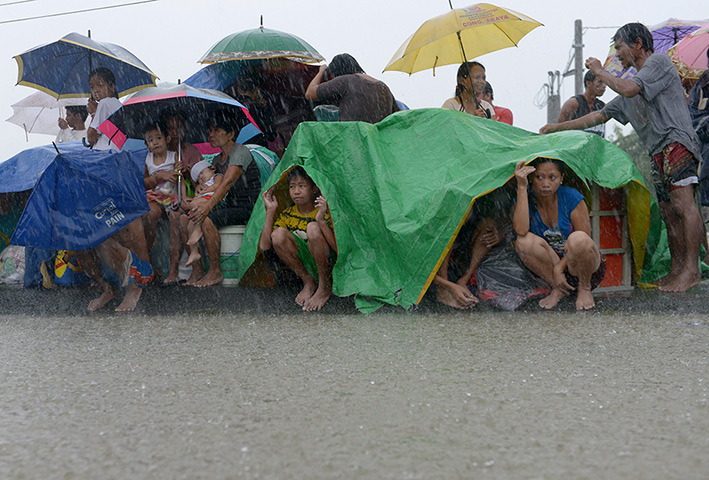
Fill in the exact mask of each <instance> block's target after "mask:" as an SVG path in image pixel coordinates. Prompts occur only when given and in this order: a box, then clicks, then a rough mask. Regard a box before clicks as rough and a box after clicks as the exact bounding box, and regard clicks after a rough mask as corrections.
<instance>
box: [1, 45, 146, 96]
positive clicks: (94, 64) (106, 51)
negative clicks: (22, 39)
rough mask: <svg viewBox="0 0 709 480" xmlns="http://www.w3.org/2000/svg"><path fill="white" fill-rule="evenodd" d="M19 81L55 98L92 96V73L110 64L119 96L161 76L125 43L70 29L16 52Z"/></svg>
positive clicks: (109, 67) (140, 87) (138, 88)
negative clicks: (46, 41) (122, 44)
mask: <svg viewBox="0 0 709 480" xmlns="http://www.w3.org/2000/svg"><path fill="white" fill-rule="evenodd" d="M14 58H15V60H17V66H18V69H19V72H18V76H17V84H18V85H26V86H28V87H32V88H36V89H38V90H41V91H43V92H45V93H48V94H49V95H52V96H53V97H55V98H68V97H88V96H89V95H90V94H91V91H90V90H89V73H90V72H91V71H92V70H95V69H96V68H98V67H105V68H108V69H109V70H111V71H112V72H113V74H114V75H115V76H116V92H118V96H123V95H128V94H129V93H133V92H135V91H137V90H140V89H142V88H145V87H148V86H151V85H155V80H156V79H157V76H156V75H155V74H154V73H153V72H151V71H150V69H149V68H148V67H147V66H145V64H144V63H143V62H141V61H140V60H139V59H138V57H136V56H135V55H133V54H132V53H130V52H129V51H128V50H126V49H125V48H123V47H120V46H118V45H114V44H112V43H104V42H97V41H95V40H92V39H91V38H89V37H85V36H84V35H80V34H78V33H70V34H69V35H66V36H65V37H62V38H60V39H59V40H57V41H56V42H52V43H48V44H46V45H41V46H39V47H35V48H32V49H30V50H27V51H26V52H25V53H22V54H20V55H16V56H15V57H14Z"/></svg>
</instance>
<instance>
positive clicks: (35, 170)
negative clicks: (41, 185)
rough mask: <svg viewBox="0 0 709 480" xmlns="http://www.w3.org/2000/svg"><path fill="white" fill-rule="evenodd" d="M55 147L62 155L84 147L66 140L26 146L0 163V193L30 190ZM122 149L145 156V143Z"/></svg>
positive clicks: (126, 146) (134, 143)
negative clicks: (57, 142)
mask: <svg viewBox="0 0 709 480" xmlns="http://www.w3.org/2000/svg"><path fill="white" fill-rule="evenodd" d="M57 149H59V152H61V153H62V154H63V155H69V154H76V153H82V152H85V151H86V147H85V146H84V145H83V144H82V143H81V142H66V143H60V144H58V145H57V148H54V145H43V146H41V147H33V148H28V149H27V150H23V151H21V152H20V153H18V154H17V155H14V156H12V157H10V158H8V159H7V160H5V161H4V162H1V163H0V178H2V182H0V193H10V192H24V191H25V190H31V189H33V188H34V186H35V184H36V183H37V179H38V178H39V176H40V175H42V172H44V170H45V169H46V168H47V167H48V166H49V165H50V164H51V163H52V162H53V161H54V159H55V158H56V156H57ZM123 150H141V152H139V155H142V156H143V158H145V155H146V153H147V150H146V148H145V143H143V141H140V142H133V141H130V142H127V143H126V144H124V145H123Z"/></svg>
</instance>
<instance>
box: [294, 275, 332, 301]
mask: <svg viewBox="0 0 709 480" xmlns="http://www.w3.org/2000/svg"><path fill="white" fill-rule="evenodd" d="M313 293H315V279H313V278H310V279H308V280H305V281H303V289H302V290H301V291H300V293H299V294H298V295H297V296H296V297H295V303H297V304H298V305H300V306H301V307H303V306H304V305H305V302H306V301H307V300H308V299H309V298H310V297H312V296H313ZM325 300H327V299H325ZM323 303H325V302H323Z"/></svg>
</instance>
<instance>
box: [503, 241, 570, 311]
mask: <svg viewBox="0 0 709 480" xmlns="http://www.w3.org/2000/svg"><path fill="white" fill-rule="evenodd" d="M515 248H516V249H517V254H518V255H519V258H520V259H521V260H522V262H523V263H524V264H525V265H526V266H527V268H529V269H530V270H531V271H532V272H534V273H535V274H536V275H537V276H539V277H541V278H542V280H544V281H545V282H547V283H548V284H549V285H550V286H553V285H554V265H556V264H557V263H558V262H559V257H558V256H557V255H556V253H555V252H554V250H552V248H551V247H550V246H549V244H548V243H547V242H546V240H544V239H543V238H541V237H539V236H537V235H535V234H533V233H531V232H530V233H527V234H526V235H524V236H521V237H517V241H516V242H515ZM565 295H566V294H565V293H564V292H563V291H561V290H560V289H559V288H556V287H552V290H551V293H550V294H549V295H548V296H546V297H544V298H542V299H541V300H540V301H539V305H540V306H541V307H542V308H545V309H547V310H548V309H552V308H554V307H556V305H557V304H558V303H559V300H561V299H562V298H564V296H565Z"/></svg>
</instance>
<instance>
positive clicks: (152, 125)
mask: <svg viewBox="0 0 709 480" xmlns="http://www.w3.org/2000/svg"><path fill="white" fill-rule="evenodd" d="M153 130H157V131H158V132H160V134H161V135H162V136H163V137H167V133H165V132H166V131H167V130H166V129H165V126H164V125H163V124H162V123H160V122H155V121H152V122H148V123H146V124H145V125H143V137H145V136H146V135H147V134H148V132H152V131H153Z"/></svg>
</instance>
